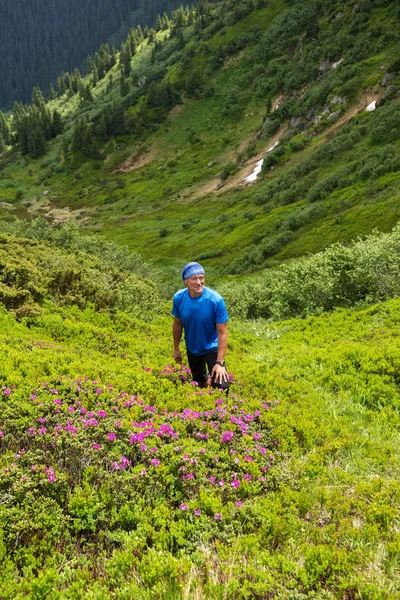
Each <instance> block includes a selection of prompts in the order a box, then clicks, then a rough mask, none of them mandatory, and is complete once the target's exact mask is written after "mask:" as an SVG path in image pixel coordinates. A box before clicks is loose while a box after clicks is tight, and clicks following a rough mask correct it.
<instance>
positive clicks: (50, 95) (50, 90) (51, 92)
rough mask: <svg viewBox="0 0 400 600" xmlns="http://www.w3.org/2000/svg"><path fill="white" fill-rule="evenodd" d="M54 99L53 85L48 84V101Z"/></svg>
mask: <svg viewBox="0 0 400 600" xmlns="http://www.w3.org/2000/svg"><path fill="white" fill-rule="evenodd" d="M55 97H56V91H55V89H54V86H53V84H52V83H51V84H50V89H49V100H54V99H55Z"/></svg>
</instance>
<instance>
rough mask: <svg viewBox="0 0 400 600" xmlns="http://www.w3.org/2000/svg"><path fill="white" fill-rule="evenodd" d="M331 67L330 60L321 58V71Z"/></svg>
mask: <svg viewBox="0 0 400 600" xmlns="http://www.w3.org/2000/svg"><path fill="white" fill-rule="evenodd" d="M329 68H330V63H329V60H321V62H320V63H319V70H320V71H328V70H329Z"/></svg>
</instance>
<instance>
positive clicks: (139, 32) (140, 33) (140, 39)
mask: <svg viewBox="0 0 400 600" xmlns="http://www.w3.org/2000/svg"><path fill="white" fill-rule="evenodd" d="M136 40H137V43H138V44H141V43H142V42H143V40H144V37H143V31H142V28H141V27H140V25H138V26H137V27H136Z"/></svg>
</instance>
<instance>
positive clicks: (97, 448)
mask: <svg viewBox="0 0 400 600" xmlns="http://www.w3.org/2000/svg"><path fill="white" fill-rule="evenodd" d="M92 448H93V450H100V449H101V446H100V444H93V445H92Z"/></svg>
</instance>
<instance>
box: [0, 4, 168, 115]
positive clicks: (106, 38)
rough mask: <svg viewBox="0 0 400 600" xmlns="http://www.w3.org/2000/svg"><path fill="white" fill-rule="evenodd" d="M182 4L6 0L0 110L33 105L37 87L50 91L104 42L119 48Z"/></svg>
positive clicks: (0, 36) (0, 19)
mask: <svg viewBox="0 0 400 600" xmlns="http://www.w3.org/2000/svg"><path fill="white" fill-rule="evenodd" d="M179 5H180V0H113V1H110V0H69V1H68V2H66V1H65V0H48V1H47V2H40V1H39V0H19V2H12V1H11V0H5V1H4V2H2V3H1V4H0V72H1V79H0V107H1V108H3V109H8V108H10V107H11V106H12V104H13V102H14V101H15V100H18V101H20V102H28V101H30V99H31V94H32V88H33V87H34V86H39V87H40V88H41V89H43V90H48V89H49V86H50V83H51V82H52V81H53V82H54V81H55V80H56V78H57V76H58V75H59V74H60V73H61V72H62V71H65V70H72V69H73V68H74V67H80V68H82V65H83V63H84V61H85V59H86V58H87V56H88V54H91V53H93V52H95V51H96V50H97V49H98V47H99V46H100V45H101V44H102V43H104V42H109V43H110V44H115V45H118V44H119V43H120V42H121V40H123V39H125V38H126V35H127V32H128V30H129V29H130V28H131V27H133V26H136V25H138V24H140V25H146V24H148V25H151V24H153V23H154V22H155V20H156V16H157V14H161V15H162V14H163V13H164V12H167V13H169V12H170V11H171V10H173V9H174V8H177V7H178V6H179Z"/></svg>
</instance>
